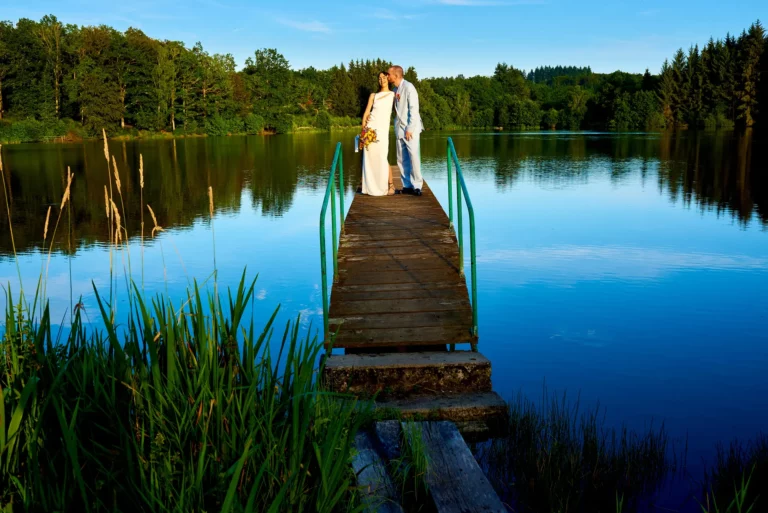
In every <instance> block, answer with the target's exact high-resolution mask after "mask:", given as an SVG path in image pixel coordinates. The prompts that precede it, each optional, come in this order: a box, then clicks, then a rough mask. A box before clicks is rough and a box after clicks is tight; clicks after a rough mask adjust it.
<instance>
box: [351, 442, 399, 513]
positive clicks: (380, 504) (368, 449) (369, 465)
mask: <svg viewBox="0 0 768 513" xmlns="http://www.w3.org/2000/svg"><path fill="white" fill-rule="evenodd" d="M355 449H356V450H357V454H355V456H354V458H352V469H353V470H354V471H355V477H356V478H357V485H358V486H359V487H360V493H361V496H362V502H363V505H364V507H365V511H367V512H370V513H374V512H375V513H403V508H402V506H400V502H399V499H398V497H399V496H398V493H397V488H395V485H394V484H393V483H392V479H391V478H390V477H389V474H388V473H387V467H386V464H385V463H384V461H383V460H382V459H381V456H379V453H378V452H377V451H376V447H375V445H374V443H373V440H372V439H371V435H369V434H368V433H366V432H359V433H357V434H356V435H355Z"/></svg>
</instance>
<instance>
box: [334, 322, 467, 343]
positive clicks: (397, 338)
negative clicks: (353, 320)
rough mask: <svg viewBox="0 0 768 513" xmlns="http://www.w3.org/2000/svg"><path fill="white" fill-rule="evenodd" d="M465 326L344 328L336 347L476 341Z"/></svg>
mask: <svg viewBox="0 0 768 513" xmlns="http://www.w3.org/2000/svg"><path fill="white" fill-rule="evenodd" d="M475 341H476V338H475V337H473V336H472V335H471V333H470V331H469V329H468V328H467V327H465V326H437V327H431V328H388V329H361V330H355V331H352V330H343V331H341V332H340V333H339V334H338V335H337V336H336V339H335V344H336V347H356V348H359V347H402V346H410V345H424V346H429V345H445V344H463V343H472V342H475Z"/></svg>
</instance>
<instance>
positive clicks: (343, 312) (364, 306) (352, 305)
mask: <svg viewBox="0 0 768 513" xmlns="http://www.w3.org/2000/svg"><path fill="white" fill-rule="evenodd" d="M466 308H469V309H470V310H471V309H472V306H471V305H470V303H469V301H468V300H467V298H466V297H461V296H459V295H458V294H457V295H456V296H455V297H452V298H421V299H371V300H363V301H340V302H338V304H337V305H334V309H333V315H334V316H341V317H344V316H347V315H368V314H377V313H397V314H399V313H406V312H407V313H413V312H453V311H456V310H463V309H466Z"/></svg>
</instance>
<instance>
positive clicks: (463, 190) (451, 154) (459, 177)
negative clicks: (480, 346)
mask: <svg viewBox="0 0 768 513" xmlns="http://www.w3.org/2000/svg"><path fill="white" fill-rule="evenodd" d="M445 153H446V162H447V167H448V219H449V220H450V222H451V227H454V222H453V199H452V198H453V173H452V169H451V162H453V164H454V166H455V167H456V221H457V222H456V225H455V227H456V236H457V237H458V239H459V272H460V273H461V275H462V276H464V224H463V215H462V207H461V203H462V201H461V200H462V198H463V199H464V202H465V203H466V205H467V215H468V216H469V251H470V266H471V267H472V270H471V273H472V282H471V286H472V335H474V336H475V337H477V336H478V331H477V244H476V241H475V239H476V237H475V209H474V208H473V207H472V200H471V199H469V192H468V191H467V184H466V182H465V181H464V173H462V171H461V164H460V163H459V157H458V156H457V155H456V148H455V147H454V146H453V139H451V138H450V137H449V138H448V143H447V145H446V150H445ZM476 349H477V346H476V344H474V343H473V344H472V350H473V351H474V350H476Z"/></svg>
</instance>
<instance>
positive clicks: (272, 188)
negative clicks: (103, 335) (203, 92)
mask: <svg viewBox="0 0 768 513" xmlns="http://www.w3.org/2000/svg"><path fill="white" fill-rule="evenodd" d="M447 135H448V134H445V133H428V134H426V135H425V137H424V138H423V141H422V155H423V158H424V159H425V161H429V160H432V161H435V160H439V159H442V158H443V155H444V151H445V147H444V140H445V137H446V136H447ZM350 137H351V134H348V133H342V134H339V133H334V134H297V135H293V136H280V137H231V138H204V139H181V140H160V141H146V142H111V143H110V151H112V152H113V154H114V155H115V157H116V159H117V162H118V167H119V169H120V172H121V180H122V183H123V184H124V185H123V194H124V203H125V209H126V213H127V215H125V216H124V217H125V218H126V220H127V226H128V229H129V233H130V235H131V236H132V237H135V236H137V235H138V234H139V232H140V221H141V212H140V204H141V201H140V193H141V192H142V191H140V189H139V176H138V169H139V154H142V155H143V158H144V169H145V188H144V190H143V195H144V198H143V199H144V203H145V204H147V203H148V204H150V205H151V206H152V207H153V209H154V210H155V212H156V213H157V215H158V218H159V220H160V222H161V224H162V225H163V226H165V227H166V228H171V227H187V226H190V225H192V224H193V223H194V221H195V220H196V219H198V218H200V217H204V216H205V214H206V213H207V210H208V198H207V189H208V186H209V185H210V186H212V187H213V192H214V202H215V205H216V209H217V211H218V212H221V213H227V212H238V211H239V210H240V209H241V207H242V205H241V202H242V201H251V202H252V203H253V205H252V206H253V207H255V208H256V209H257V210H258V211H260V213H261V215H263V216H282V215H283V214H285V213H286V212H287V211H288V210H289V209H290V208H291V206H292V205H293V200H294V196H295V193H296V189H297V187H301V188H306V189H312V190H314V189H318V188H323V187H324V186H325V181H326V176H327V175H326V173H327V168H328V165H329V163H330V161H331V159H332V153H333V146H334V142H335V141H336V140H339V139H342V140H346V139H349V138H350ZM453 137H454V142H455V145H456V149H457V152H458V153H459V155H461V156H462V160H463V161H464V162H465V164H466V165H465V167H466V169H467V170H469V173H482V172H484V171H483V170H488V171H489V172H492V173H493V176H494V179H495V184H496V187H497V188H499V189H500V190H501V191H504V190H506V189H508V188H511V187H513V186H514V185H515V183H517V182H518V181H519V180H520V179H521V178H522V177H524V176H525V177H526V178H528V179H531V180H532V181H533V182H535V183H537V184H538V185H539V186H541V187H543V188H552V187H555V188H560V187H568V186H569V185H574V184H578V183H585V182H587V181H588V180H589V178H590V177H591V176H594V175H596V174H605V173H607V174H608V175H609V176H610V181H611V182H612V183H614V184H618V183H621V182H622V181H623V180H625V179H627V178H628V177H631V176H634V174H635V173H639V174H640V176H641V177H642V179H643V183H645V181H646V179H652V180H658V187H659V192H660V193H662V194H666V195H668V196H669V198H670V199H671V201H673V202H675V203H677V202H682V203H683V204H685V205H688V206H690V205H696V206H697V207H698V208H700V209H702V210H714V211H716V212H718V213H724V212H727V213H729V214H730V215H733V216H735V217H736V218H737V219H738V220H739V221H740V222H741V223H742V224H745V225H746V224H747V223H748V222H749V221H750V220H751V219H752V218H753V217H755V218H757V219H759V220H760V222H761V223H762V224H763V225H766V224H768V197H767V196H766V194H767V193H766V185H767V184H766V180H767V179H766V176H765V175H766V173H765V164H766V156H765V148H764V145H763V144H759V143H756V142H753V140H755V139H756V136H755V135H753V134H752V132H751V131H750V132H746V133H737V132H727V133H701V132H699V133H697V132H679V133H664V134H591V133H563V132H545V133H530V134H526V133H521V134H481V133H464V134H453ZM351 157H352V155H351V152H349V153H348V155H347V167H348V169H347V185H348V186H349V187H351V186H352V184H353V183H355V182H356V181H357V180H358V175H359V173H360V170H359V163H358V162H357V161H358V159H357V158H354V159H353V158H351ZM392 157H393V156H392ZM3 160H4V163H5V168H4V172H5V177H6V183H8V184H9V188H10V193H11V211H12V215H13V225H14V236H15V243H16V247H17V250H18V251H19V252H26V251H30V250H33V249H35V248H39V247H40V246H41V245H42V234H43V233H42V232H43V225H44V223H45V215H46V211H47V209H48V206H49V205H54V207H55V206H56V205H58V203H59V201H60V200H61V195H62V193H63V190H64V187H65V184H66V172H67V171H66V169H67V166H69V167H70V168H71V169H72V171H73V173H74V175H75V180H74V185H73V189H72V203H71V205H72V220H71V226H72V240H73V241H74V246H75V247H82V246H83V245H89V244H99V243H101V244H103V243H105V242H106V238H107V219H106V216H105V210H104V186H105V185H107V169H106V166H105V162H104V157H103V152H102V147H101V144H100V143H98V142H86V143H83V144H71V145H19V146H6V147H4V148H3ZM391 160H393V161H394V158H392V159H391ZM244 191H248V192H249V194H247V195H244V194H243V193H244ZM246 198H247V199H246ZM54 214H55V210H54ZM145 214H146V211H145ZM147 221H148V220H145V222H147ZM66 241H67V229H66V228H63V229H60V230H59V232H58V234H57V246H56V247H57V249H60V250H61V251H66V248H67V244H66ZM10 250H11V240H10V231H9V229H8V219H7V216H6V215H3V216H0V254H8V253H9V252H10Z"/></svg>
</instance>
